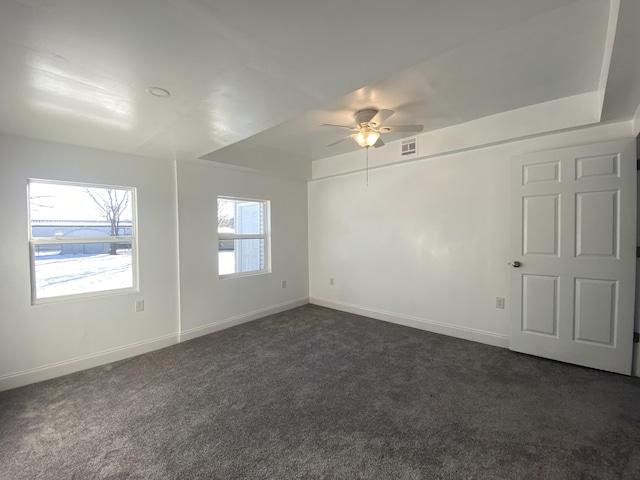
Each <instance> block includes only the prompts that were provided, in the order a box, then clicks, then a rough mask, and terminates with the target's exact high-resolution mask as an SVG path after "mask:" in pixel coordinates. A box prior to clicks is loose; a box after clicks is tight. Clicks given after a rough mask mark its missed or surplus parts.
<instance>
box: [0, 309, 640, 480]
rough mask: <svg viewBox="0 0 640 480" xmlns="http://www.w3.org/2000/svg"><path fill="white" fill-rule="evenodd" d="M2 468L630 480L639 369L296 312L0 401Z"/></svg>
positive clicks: (186, 475)
mask: <svg viewBox="0 0 640 480" xmlns="http://www.w3.org/2000/svg"><path fill="white" fill-rule="evenodd" d="M0 478H2V479H7V480H9V479H11V480H21V479H56V480H60V479H333V478H335V479H385V480H387V479H563V480H566V479H592V478H593V479H596V478H597V479H638V478H640V379H638V378H630V377H624V376H621V375H615V374H611V373H605V372H600V371H596V370H590V369H587V368H581V367H577V366H572V365H567V364H562V363H558V362H554V361H550V360H545V359H541V358H536V357H531V356H527V355H522V354H517V353H513V352H510V351H508V350H505V349H501V348H496V347H491V346H487V345H482V344H478V343H474V342H469V341H465V340H460V339H455V338H451V337H446V336H442V335H437V334H433V333H429V332H424V331H421V330H415V329H411V328H407V327H402V326H399V325H394V324H390V323H385V322H381V321H377V320H372V319H368V318H365V317H361V316H357V315H352V314H347V313H343V312H338V311H334V310H330V309H326V308H322V307H318V306H313V305H306V306H303V307H300V308H296V309H293V310H289V311H287V312H283V313H280V314H277V315H272V316H269V317H266V318H263V319H260V320H256V321H253V322H250V323H246V324H243V325H240V326H237V327H234V328H230V329H227V330H224V331H220V332H217V333H214V334H211V335H207V336H204V337H200V338H197V339H194V340H191V341H188V342H185V343H182V344H179V345H175V346H172V347H169V348H165V349H162V350H158V351H155V352H152V353H149V354H145V355H141V356H138V357H134V358H131V359H127V360H123V361H120V362H116V363H112V364H109V365H106V366H102V367H97V368H93V369H90V370H85V371H82V372H78V373H74V374H71V375H67V376H64V377H60V378H56V379H53V380H48V381H46V382H41V383H38V384H34V385H29V386H26V387H22V388H18V389H14V390H10V391H6V392H2V393H0Z"/></svg>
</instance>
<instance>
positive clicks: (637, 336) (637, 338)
mask: <svg viewBox="0 0 640 480" xmlns="http://www.w3.org/2000/svg"><path fill="white" fill-rule="evenodd" d="M633 343H640V333H639V332H633Z"/></svg>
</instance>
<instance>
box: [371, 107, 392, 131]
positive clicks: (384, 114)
mask: <svg viewBox="0 0 640 480" xmlns="http://www.w3.org/2000/svg"><path fill="white" fill-rule="evenodd" d="M394 113H395V112H394V111H393V110H384V109H383V110H379V111H378V113H376V114H375V115H374V117H373V118H372V119H371V120H369V123H370V124H371V123H375V124H376V126H378V127H379V126H380V125H382V124H383V123H384V122H385V120H386V119H387V118H389V117H390V116H391V115H393V114H394Z"/></svg>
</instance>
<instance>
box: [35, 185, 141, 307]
mask: <svg viewBox="0 0 640 480" xmlns="http://www.w3.org/2000/svg"><path fill="white" fill-rule="evenodd" d="M32 183H45V184H49V185H66V186H71V187H82V188H102V189H105V190H106V189H110V188H111V189H116V190H127V191H129V193H130V195H131V197H130V202H131V235H118V236H110V235H105V236H95V237H76V238H73V239H72V238H70V237H68V238H60V237H56V236H53V237H34V236H33V228H32V224H31V184H32ZM27 207H28V208H27V227H28V231H29V270H30V272H29V273H30V284H31V305H41V304H47V303H56V302H64V301H68V300H77V299H85V298H93V297H102V296H107V295H118V294H123V293H135V292H139V284H138V281H139V279H138V221H137V210H138V208H137V189H136V188H135V187H125V186H121V185H106V184H101V183H87V182H73V181H66V180H47V179H41V178H29V179H27ZM89 243H91V244H94V243H131V276H132V279H131V283H132V285H131V287H125V288H111V289H109V290H100V291H95V292H82V293H72V294H68V295H57V296H53V297H45V298H38V297H37V280H36V264H35V261H36V246H38V245H82V244H89Z"/></svg>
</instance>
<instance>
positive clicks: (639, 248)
mask: <svg viewBox="0 0 640 480" xmlns="http://www.w3.org/2000/svg"><path fill="white" fill-rule="evenodd" d="M636 258H640V247H636Z"/></svg>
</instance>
